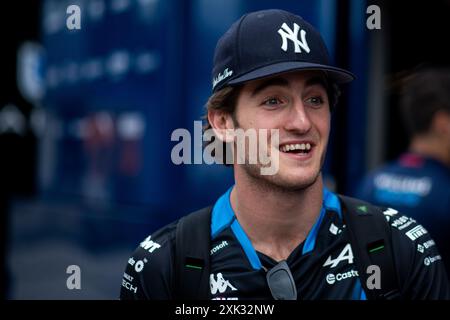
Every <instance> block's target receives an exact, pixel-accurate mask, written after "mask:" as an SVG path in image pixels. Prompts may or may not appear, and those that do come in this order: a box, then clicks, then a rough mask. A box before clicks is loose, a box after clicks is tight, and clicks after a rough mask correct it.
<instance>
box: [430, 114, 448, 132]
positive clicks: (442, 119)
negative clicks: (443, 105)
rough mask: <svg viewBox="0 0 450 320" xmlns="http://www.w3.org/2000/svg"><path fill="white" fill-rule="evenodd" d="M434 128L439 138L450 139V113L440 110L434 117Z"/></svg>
mask: <svg viewBox="0 0 450 320" xmlns="http://www.w3.org/2000/svg"><path fill="white" fill-rule="evenodd" d="M432 127H433V129H434V131H435V132H436V133H437V134H439V136H442V137H446V139H448V137H450V113H448V112H446V111H444V110H439V111H437V112H436V113H435V115H434V116H433V122H432Z"/></svg>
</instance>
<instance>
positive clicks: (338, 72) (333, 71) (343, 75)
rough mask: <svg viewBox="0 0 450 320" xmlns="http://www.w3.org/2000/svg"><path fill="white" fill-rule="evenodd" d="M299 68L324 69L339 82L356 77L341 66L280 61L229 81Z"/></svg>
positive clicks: (235, 82)
mask: <svg viewBox="0 0 450 320" xmlns="http://www.w3.org/2000/svg"><path fill="white" fill-rule="evenodd" d="M297 70H323V71H325V72H326V73H327V75H328V76H329V77H330V79H331V80H333V81H334V82H336V83H337V84H342V83H347V82H350V81H353V80H354V79H355V75H353V73H351V72H349V71H347V70H344V69H341V68H337V67H333V66H327V65H323V64H315V63H310V62H300V61H290V62H279V63H275V64H271V65H268V66H265V67H261V68H258V69H256V70H252V71H250V72H247V73H246V74H243V75H241V76H240V77H237V78H235V79H231V80H230V81H229V82H228V85H236V84H240V83H243V82H247V81H251V80H256V79H260V78H265V77H268V76H274V75H277V74H280V73H285V72H289V71H297Z"/></svg>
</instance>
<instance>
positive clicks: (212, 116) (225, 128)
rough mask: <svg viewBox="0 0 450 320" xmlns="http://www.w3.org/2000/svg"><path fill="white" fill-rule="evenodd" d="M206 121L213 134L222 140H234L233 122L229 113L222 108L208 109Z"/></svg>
mask: <svg viewBox="0 0 450 320" xmlns="http://www.w3.org/2000/svg"><path fill="white" fill-rule="evenodd" d="M208 121H209V123H210V124H211V127H212V129H213V131H214V134H215V136H216V137H217V138H218V139H220V140H221V141H223V142H227V143H228V142H233V141H234V134H233V132H234V129H235V128H234V122H233V119H232V118H231V115H230V114H229V113H227V112H224V111H222V110H212V109H210V110H208Z"/></svg>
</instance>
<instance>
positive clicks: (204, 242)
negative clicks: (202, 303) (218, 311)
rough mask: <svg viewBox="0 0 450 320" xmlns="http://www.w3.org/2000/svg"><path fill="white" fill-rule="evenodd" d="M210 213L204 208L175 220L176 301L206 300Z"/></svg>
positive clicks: (210, 208)
mask: <svg viewBox="0 0 450 320" xmlns="http://www.w3.org/2000/svg"><path fill="white" fill-rule="evenodd" d="M211 210H212V207H207V208H203V209H201V210H198V211H196V212H193V213H191V214H189V215H187V216H184V217H182V218H181V219H180V220H179V221H178V225H177V231H176V240H175V269H174V270H175V273H174V292H175V297H176V299H187V300H209V299H210V287H209V274H210V259H209V256H210V255H209V253H210V243H211Z"/></svg>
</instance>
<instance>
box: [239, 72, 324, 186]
mask: <svg viewBox="0 0 450 320" xmlns="http://www.w3.org/2000/svg"><path fill="white" fill-rule="evenodd" d="M232 118H233V123H234V126H235V127H236V126H237V127H239V128H242V129H243V130H248V129H256V130H259V129H278V130H279V146H276V145H275V144H273V145H272V144H271V142H270V141H271V139H270V136H269V138H268V142H267V143H268V148H269V150H270V149H273V148H278V150H279V169H278V172H277V173H276V174H275V175H266V176H264V175H261V174H260V168H261V165H260V164H248V162H247V164H241V165H235V170H238V171H239V174H241V173H242V174H246V175H248V176H250V177H252V178H254V179H258V180H259V181H260V182H262V183H268V184H271V185H274V186H277V187H279V188H282V189H286V190H301V189H304V188H306V187H308V186H310V185H311V184H313V183H314V182H315V181H316V180H317V178H318V177H319V176H320V172H321V167H322V164H323V162H324V159H325V152H326V148H327V143H328V136H329V132H330V107H329V99H328V95H327V90H326V78H325V76H324V73H323V72H320V71H297V72H291V73H285V74H281V75H277V76H274V77H270V78H264V79H260V80H254V81H250V82H248V83H246V84H245V85H244V86H243V87H242V90H241V93H240V96H239V98H238V101H237V105H236V109H235V114H234V116H233V117H232ZM272 154H274V153H273V152H272ZM237 166H238V167H237ZM239 174H238V175H237V176H239Z"/></svg>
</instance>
